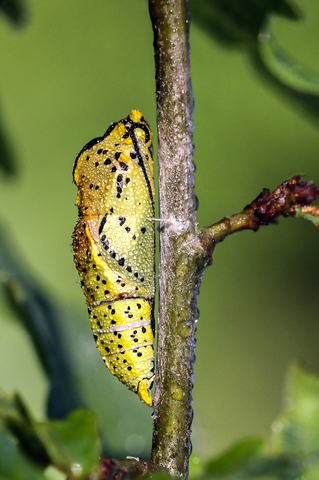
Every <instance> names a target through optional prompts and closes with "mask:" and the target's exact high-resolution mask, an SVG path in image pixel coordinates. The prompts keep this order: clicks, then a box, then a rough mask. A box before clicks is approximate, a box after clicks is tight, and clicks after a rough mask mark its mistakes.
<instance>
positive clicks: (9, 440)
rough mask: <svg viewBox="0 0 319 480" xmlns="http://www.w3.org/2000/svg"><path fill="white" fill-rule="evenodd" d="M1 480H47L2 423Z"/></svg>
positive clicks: (0, 446)
mask: <svg viewBox="0 0 319 480" xmlns="http://www.w3.org/2000/svg"><path fill="white" fill-rule="evenodd" d="M0 480H45V477H44V476H43V474H42V471H41V469H40V468H38V467H37V466H36V465H35V464H33V463H32V462H30V461H29V460H28V458H26V457H25V456H24V455H23V453H22V452H21V451H20V449H19V445H18V444H17V442H16V440H15V439H14V438H13V437H12V436H11V435H10V433H9V432H8V430H7V429H6V428H5V427H4V425H3V424H2V422H0Z"/></svg>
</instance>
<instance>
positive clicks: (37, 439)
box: [0, 392, 101, 480]
mask: <svg viewBox="0 0 319 480" xmlns="http://www.w3.org/2000/svg"><path fill="white" fill-rule="evenodd" d="M0 419H1V421H2V422H1V423H0V428H1V430H2V434H3V437H4V438H3V441H2V443H1V447H0V448H1V451H0V458H1V459H2V462H3V464H2V465H1V460H0V478H2V477H1V474H2V475H4V472H6V471H7V472H10V469H12V472H10V475H8V473H7V475H8V477H5V476H4V478H12V479H14V480H16V479H18V478H21V479H25V478H27V477H25V476H24V474H23V473H22V472H21V476H20V477H19V476H18V475H17V471H16V469H13V466H12V463H13V462H12V458H11V457H10V456H6V455H5V453H6V450H7V449H9V448H10V446H11V445H12V438H15V439H16V441H18V448H17V449H14V451H13V452H12V455H14V456H15V457H16V458H17V460H18V464H20V463H21V469H22V468H24V463H23V462H26V460H25V459H26V457H27V458H28V459H29V461H30V462H32V463H31V464H30V465H32V464H34V466H36V467H37V468H35V469H34V470H35V472H37V471H38V472H39V473H40V472H41V468H42V469H45V468H46V467H48V466H49V465H51V466H54V467H56V468H58V469H59V470H61V471H63V472H65V473H66V474H67V475H68V476H69V478H83V477H86V476H87V475H88V474H90V473H91V472H92V471H93V470H94V468H95V467H96V466H97V463H98V459H99V455H100V452H101V445H100V440H99V436H98V431H97V425H96V420H95V418H94V416H93V414H92V413H91V412H89V411H84V410H75V411H73V412H72V413H71V414H70V415H69V416H68V417H67V418H66V419H64V420H61V421H58V420H55V421H51V422H37V421H35V420H34V419H33V418H32V416H31V414H30V412H29V411H28V409H27V407H26V405H25V404H24V402H23V400H22V399H21V397H20V396H19V395H17V394H15V395H13V396H12V397H9V396H8V395H5V394H4V393H3V392H0ZM9 432H10V433H9ZM10 434H11V435H10ZM18 452H19V453H18ZM26 465H27V466H29V463H28V462H26ZM35 478H37V476H35ZM40 478H42V477H40Z"/></svg>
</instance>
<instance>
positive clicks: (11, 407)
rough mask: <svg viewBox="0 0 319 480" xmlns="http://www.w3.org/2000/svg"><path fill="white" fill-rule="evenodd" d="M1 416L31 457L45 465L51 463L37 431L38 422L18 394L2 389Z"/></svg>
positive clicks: (0, 393)
mask: <svg viewBox="0 0 319 480" xmlns="http://www.w3.org/2000/svg"><path fill="white" fill-rule="evenodd" d="M0 418H1V420H2V422H3V423H4V424H5V426H6V428H7V429H8V430H10V431H11V433H12V434H13V435H14V436H15V437H16V438H17V439H18V440H19V443H20V448H21V449H22V450H23V451H24V453H25V454H26V455H28V457H29V458H30V459H33V460H34V461H35V462H36V463H38V464H41V465H42V466H43V467H44V466H47V465H48V464H49V461H50V460H49V457H48V455H47V453H46V451H45V447H44V445H43V442H42V440H41V438H39V435H38V433H37V431H36V423H35V421H34V420H33V419H32V417H31V415H30V413H29V412H28V409H27V407H26V405H25V404H24V402H23V400H22V398H21V397H20V396H19V395H18V394H14V395H7V394H5V393H4V392H3V391H0Z"/></svg>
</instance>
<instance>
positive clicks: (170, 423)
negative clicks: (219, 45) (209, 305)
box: [149, 0, 206, 477]
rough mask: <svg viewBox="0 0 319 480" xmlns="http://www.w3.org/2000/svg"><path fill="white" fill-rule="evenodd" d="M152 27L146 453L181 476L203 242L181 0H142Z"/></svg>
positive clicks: (185, 6) (188, 447)
mask: <svg viewBox="0 0 319 480" xmlns="http://www.w3.org/2000/svg"><path fill="white" fill-rule="evenodd" d="M149 10H150V16H151V19H152V24H153V30H154V49H155V63H156V94H157V122H158V136H159V145H158V162H159V203H160V218H162V219H164V220H165V222H163V228H161V235H160V275H159V321H158V350H157V368H156V391H155V398H154V405H155V406H154V408H155V412H154V434H153V448H152V461H153V462H154V463H156V464H158V465H161V466H163V467H164V468H166V469H167V470H168V471H169V472H170V473H172V474H175V475H178V476H184V477H187V474H188V460H189V456H190V453H191V442H190V435H191V422H192V416H193V412H192V408H191V402H192V385H193V377H194V372H193V364H194V348H195V322H196V311H197V309H196V301H197V296H198V289H199V284H200V272H201V271H202V268H203V255H206V250H205V249H204V248H203V246H202V244H201V242H200V240H199V237H198V235H197V230H196V207H195V205H196V198H195V194H194V164H193V123H192V115H193V93H192V86H191V80H190V73H189V19H188V4H187V1H185V0H172V1H168V0H149Z"/></svg>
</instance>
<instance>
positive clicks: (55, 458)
mask: <svg viewBox="0 0 319 480" xmlns="http://www.w3.org/2000/svg"><path fill="white" fill-rule="evenodd" d="M37 431H38V433H39V436H40V437H41V439H42V441H43V443H44V445H45V448H46V451H47V453H48V455H49V457H50V459H51V461H52V463H53V464H54V465H55V466H56V467H58V468H60V469H62V470H63V471H64V472H67V473H68V474H69V475H70V476H71V478H82V477H86V476H88V475H89V474H90V473H91V472H92V470H93V469H94V468H95V467H96V466H97V463H98V460H99V456H100V454H101V444H100V440H99V435H98V430H97V425H96V420H95V417H94V415H93V414H92V413H91V412H89V411H85V410H77V411H75V412H73V413H71V414H70V415H69V417H68V418H67V419H65V420H55V421H51V422H47V423H43V424H39V425H38V426H37Z"/></svg>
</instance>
